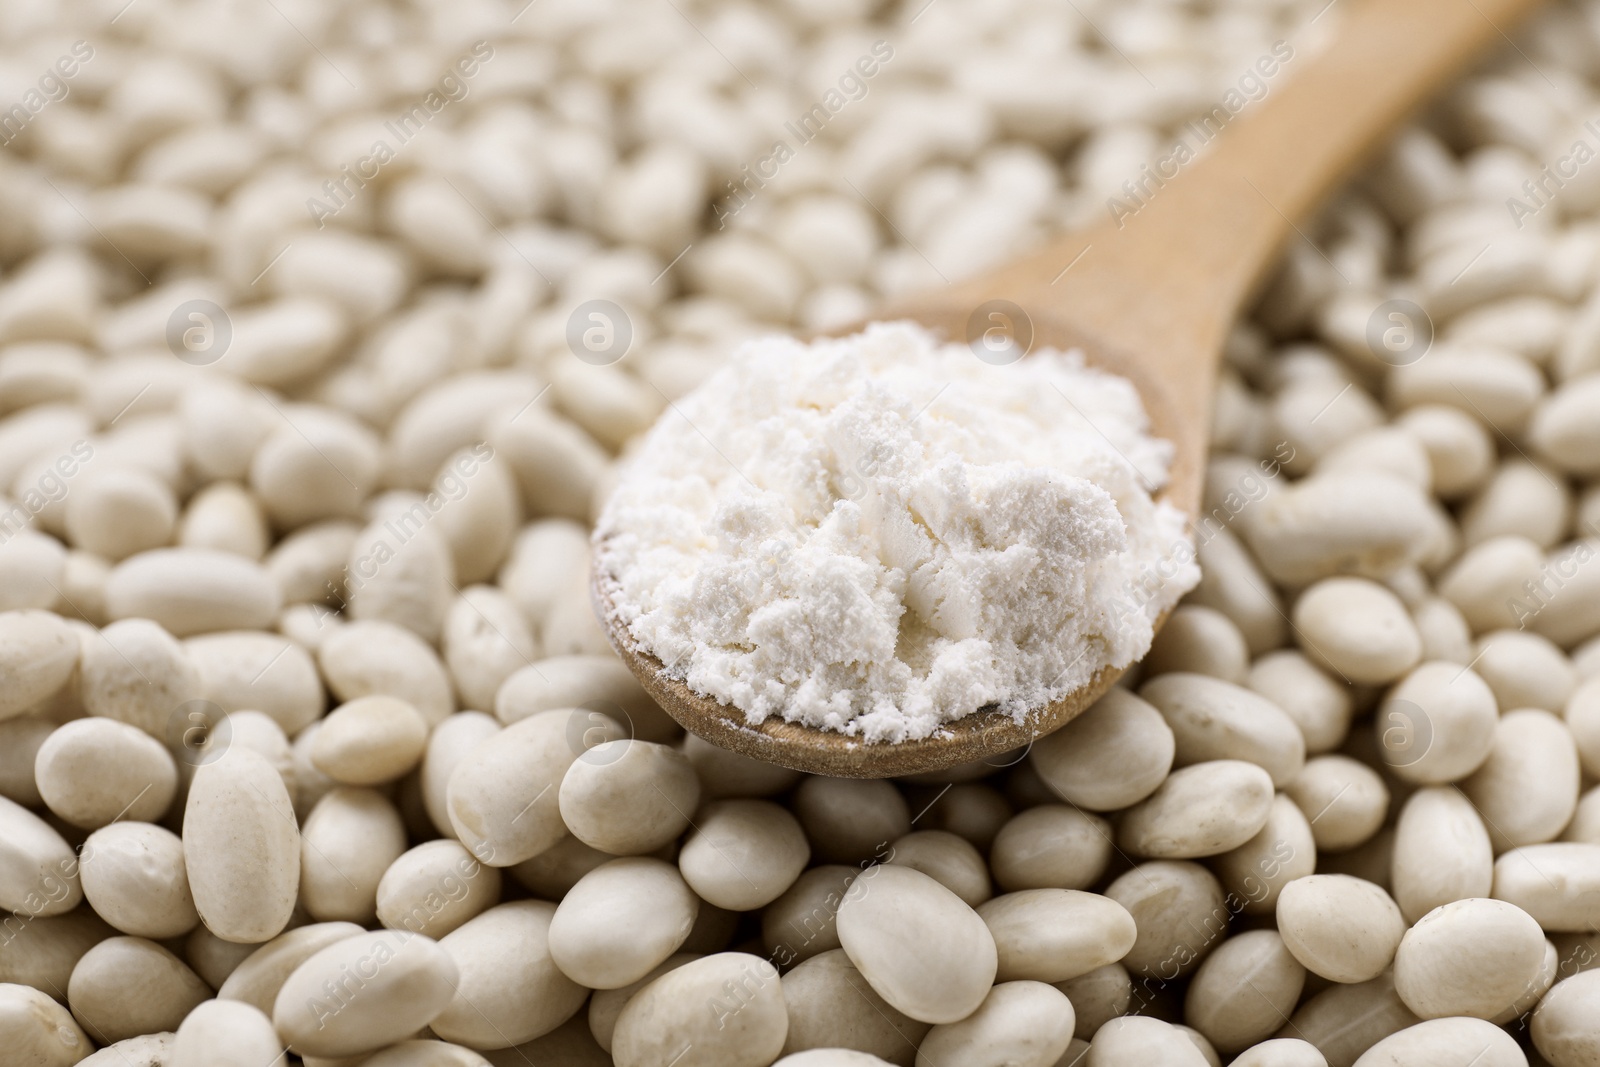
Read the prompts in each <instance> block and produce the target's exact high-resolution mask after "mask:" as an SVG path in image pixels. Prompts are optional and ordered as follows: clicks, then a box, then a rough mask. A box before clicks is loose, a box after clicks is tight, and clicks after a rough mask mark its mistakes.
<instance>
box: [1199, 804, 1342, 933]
mask: <svg viewBox="0 0 1600 1067" xmlns="http://www.w3.org/2000/svg"><path fill="white" fill-rule="evenodd" d="M1317 862H1318V860H1317V846H1316V841H1315V838H1314V837H1313V828H1312V825H1311V823H1310V822H1309V821H1308V820H1307V819H1306V817H1305V815H1304V814H1303V813H1302V812H1301V811H1300V809H1299V808H1298V807H1296V806H1295V803H1294V801H1292V800H1290V799H1289V798H1288V797H1287V796H1285V795H1283V794H1281V793H1280V794H1278V795H1277V796H1275V797H1273V798H1272V808H1271V810H1270V812H1269V813H1268V815H1267V822H1266V825H1265V826H1263V827H1262V828H1261V830H1260V831H1259V832H1258V833H1257V834H1256V835H1255V836H1254V837H1252V838H1251V839H1250V840H1248V841H1246V842H1245V843H1244V844H1242V845H1240V846H1239V847H1238V848H1236V849H1234V850H1232V851H1231V852H1224V853H1222V854H1221V855H1220V856H1214V857H1212V859H1211V869H1212V871H1214V872H1215V873H1216V876H1217V878H1218V879H1219V880H1220V881H1221V882H1222V887H1223V888H1224V889H1225V890H1227V892H1228V897H1229V906H1230V907H1232V908H1234V909H1235V910H1237V911H1239V912H1241V913H1243V914H1245V915H1270V914H1271V913H1272V912H1273V910H1274V909H1275V908H1276V907H1277V906H1278V894H1280V893H1281V892H1283V887H1284V886H1286V885H1288V884H1289V883H1290V882H1292V881H1294V880H1295V879H1296V878H1304V877H1305V876H1306V875H1308V874H1311V873H1312V872H1313V871H1314V870H1315V869H1316V865H1317Z"/></svg>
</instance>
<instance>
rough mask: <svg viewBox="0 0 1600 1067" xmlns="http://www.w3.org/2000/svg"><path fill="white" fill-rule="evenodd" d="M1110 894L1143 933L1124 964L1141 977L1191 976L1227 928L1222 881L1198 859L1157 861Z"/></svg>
mask: <svg viewBox="0 0 1600 1067" xmlns="http://www.w3.org/2000/svg"><path fill="white" fill-rule="evenodd" d="M1105 895H1106V896H1107V897H1109V898H1110V899H1111V900H1114V901H1116V902H1117V903H1118V904H1121V905H1122V907H1123V908H1124V909H1126V911H1127V912H1128V914H1129V915H1132V916H1133V922H1134V927H1135V929H1136V931H1137V934H1136V936H1135V938H1134V942H1133V947H1132V948H1130V949H1129V950H1128V952H1127V954H1126V955H1125V956H1123V958H1122V963H1123V965H1124V966H1126V967H1127V968H1128V970H1129V971H1130V972H1131V973H1132V974H1133V975H1134V976H1135V978H1136V979H1141V980H1142V979H1143V978H1144V977H1147V976H1148V977H1151V978H1153V979H1155V980H1157V981H1161V982H1167V981H1171V980H1172V979H1174V978H1176V977H1178V976H1179V975H1182V974H1186V973H1188V972H1189V971H1191V970H1193V969H1194V967H1195V966H1196V965H1197V964H1198V963H1199V962H1200V960H1201V959H1202V958H1204V956H1205V954H1206V953H1207V952H1208V951H1210V950H1211V948H1212V947H1214V945H1215V944H1216V943H1217V942H1219V941H1220V940H1221V939H1222V937H1223V935H1224V934H1225V933H1226V932H1227V928H1228V919H1229V916H1230V914H1231V911H1230V909H1229V907H1228V902H1227V900H1226V898H1225V895H1224V893H1223V890H1222V885H1221V883H1219V882H1218V881H1217V879H1216V876H1215V875H1213V874H1212V873H1211V872H1210V871H1208V870H1206V869H1205V868H1204V867H1202V866H1200V865H1199V864H1198V863H1191V862H1187V861H1173V860H1155V861H1153V862H1149V863H1141V864H1139V865H1138V866H1136V867H1134V868H1132V869H1131V870H1129V871H1126V872H1124V873H1123V874H1122V875H1120V876H1119V877H1118V878H1117V879H1116V880H1115V881H1113V882H1112V883H1111V884H1110V885H1109V886H1107V887H1106V890H1105Z"/></svg>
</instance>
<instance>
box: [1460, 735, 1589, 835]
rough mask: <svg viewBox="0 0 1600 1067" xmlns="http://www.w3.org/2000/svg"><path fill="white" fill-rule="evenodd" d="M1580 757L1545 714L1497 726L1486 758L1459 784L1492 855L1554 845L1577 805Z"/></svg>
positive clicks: (1568, 739)
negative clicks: (1545, 843)
mask: <svg viewBox="0 0 1600 1067" xmlns="http://www.w3.org/2000/svg"><path fill="white" fill-rule="evenodd" d="M1578 786H1579V770H1578V752H1577V748H1576V747H1575V746H1574V745H1573V742H1572V735H1571V734H1570V733H1568V732H1567V728H1566V725H1565V724H1564V723H1563V722H1562V721H1561V720H1560V719H1558V718H1556V717H1555V716H1554V715H1552V714H1550V713H1549V712H1547V711H1538V710H1535V709H1532V708H1524V709H1521V710H1517V711H1508V712H1506V713H1505V714H1504V715H1502V716H1501V717H1500V720H1499V722H1497V723H1496V724H1495V731H1494V747H1493V748H1491V749H1490V750H1489V758H1488V759H1486V760H1484V761H1483V764H1482V765H1481V766H1480V767H1479V768H1478V769H1477V770H1476V771H1474V772H1472V774H1470V775H1468V776H1467V777H1466V778H1464V779H1462V781H1461V792H1462V793H1464V794H1465V795H1466V797H1467V799H1468V800H1470V801H1472V804H1473V806H1474V807H1475V808H1477V809H1478V812H1479V814H1480V815H1482V816H1483V823H1484V825H1485V826H1486V827H1488V829H1489V841H1490V843H1491V844H1492V845H1493V846H1494V849H1495V851H1496V852H1503V851H1505V850H1506V849H1509V848H1515V847H1517V846H1518V845H1532V844H1537V843H1538V842H1541V841H1552V840H1554V839H1555V838H1556V837H1557V836H1558V835H1559V834H1560V833H1561V831H1562V829H1563V828H1564V827H1565V826H1566V825H1567V823H1569V822H1570V821H1571V820H1572V815H1573V812H1574V811H1576V810H1577V806H1578Z"/></svg>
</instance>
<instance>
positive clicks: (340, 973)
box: [272, 930, 459, 1057]
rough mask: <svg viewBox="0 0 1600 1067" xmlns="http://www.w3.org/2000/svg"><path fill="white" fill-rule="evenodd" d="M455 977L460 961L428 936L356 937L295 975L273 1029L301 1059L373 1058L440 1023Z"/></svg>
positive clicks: (282, 994)
mask: <svg viewBox="0 0 1600 1067" xmlns="http://www.w3.org/2000/svg"><path fill="white" fill-rule="evenodd" d="M458 979H459V972H458V971H457V969H456V963H455V961H454V960H453V959H452V958H451V957H450V955H449V954H448V953H447V952H446V951H445V950H444V949H443V948H441V947H440V945H439V943H438V942H436V941H434V940H433V939H431V938H427V937H423V936H422V935H421V934H412V933H406V932H403V931H398V930H379V931H375V932H372V933H362V934H357V935H356V936H354V937H349V938H344V939H342V940H339V941H336V942H334V943H333V944H331V945H329V946H328V947H326V948H324V949H321V950H320V951H318V952H316V953H314V954H312V955H311V956H310V957H309V958H307V959H306V960H305V961H304V962H303V963H301V964H300V966H298V967H296V968H295V969H294V972H293V973H292V974H290V975H289V977H288V979H287V980H285V981H284V983H283V987H282V988H281V989H279V990H278V995H277V998H276V999H275V1000H274V1001H273V1008H272V1024H273V1026H274V1027H275V1028H276V1029H277V1032H278V1036H279V1037H280V1038H282V1039H283V1040H284V1041H285V1042H286V1043H287V1044H288V1046H289V1048H290V1050H291V1051H293V1052H296V1053H298V1054H300V1055H302V1056H327V1057H332V1056H352V1055H355V1054H357V1053H361V1052H375V1051H377V1050H378V1049H381V1048H383V1047H384V1046H385V1045H390V1044H393V1043H394V1042H396V1041H400V1040H403V1039H404V1038H407V1037H409V1036H410V1035H412V1034H414V1033H416V1031H417V1030H418V1029H420V1028H421V1027H424V1026H427V1025H428V1024H429V1023H431V1022H433V1021H434V1020H435V1019H436V1018H438V1017H439V1014H440V1013H441V1012H442V1011H444V1010H445V1007H446V1005H448V1004H449V1003H450V998H451V996H452V995H453V993H454V990H455V987H456V982H457V980H458Z"/></svg>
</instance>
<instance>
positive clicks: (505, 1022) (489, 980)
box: [432, 900, 587, 1049]
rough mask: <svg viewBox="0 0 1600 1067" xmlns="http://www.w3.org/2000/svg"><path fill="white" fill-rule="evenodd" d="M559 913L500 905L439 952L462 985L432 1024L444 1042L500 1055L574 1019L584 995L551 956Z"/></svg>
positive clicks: (540, 905)
mask: <svg viewBox="0 0 1600 1067" xmlns="http://www.w3.org/2000/svg"><path fill="white" fill-rule="evenodd" d="M555 913H556V906H555V905H554V904H549V903H546V902H545V901H542V900H519V901H512V902H510V903H506V904H499V905H497V906H495V907H493V908H490V909H489V910H488V911H486V912H484V913H483V914H482V915H479V916H477V917H475V918H473V919H470V920H468V921H467V922H466V923H463V924H462V925H461V926H460V927H458V928H457V929H456V930H454V931H452V932H451V933H449V934H447V935H446V936H445V937H444V939H443V940H441V941H440V942H439V945H440V947H441V948H442V949H444V951H445V953H446V954H447V955H449V957H450V959H451V960H453V961H454V966H455V969H456V970H458V971H459V973H460V980H459V981H458V982H455V983H453V984H454V985H455V987H456V988H455V995H454V997H452V998H451V999H450V1003H449V1005H448V1006H447V1007H446V1008H445V1009H444V1011H443V1012H441V1013H440V1014H439V1015H438V1016H437V1017H436V1018H435V1019H434V1020H433V1023H432V1028H433V1032H434V1033H436V1034H438V1035H439V1036H440V1037H442V1038H444V1039H445V1040H446V1041H454V1042H456V1043H458V1044H463V1045H467V1046H468V1047H471V1048H480V1049H493V1048H504V1047H506V1046H507V1045H508V1044H509V1045H516V1044H521V1043H522V1042H524V1041H531V1040H532V1039H533V1038H536V1037H539V1036H541V1035H543V1034H546V1033H549V1032H550V1031H551V1030H553V1029H555V1028H556V1027H557V1026H558V1025H560V1024H561V1023H562V1022H563V1021H565V1020H566V1019H568V1018H569V1017H571V1016H572V1014H573V1013H574V1012H576V1011H577V1010H578V1008H579V1006H580V1005H582V1004H583V999H584V997H585V996H586V995H587V990H585V989H584V988H583V987H582V986H580V985H578V984H577V983H576V982H574V981H573V980H572V979H570V978H568V977H567V976H566V975H565V974H563V973H562V972H561V971H560V970H559V969H558V968H557V967H556V964H555V960H554V959H553V958H552V957H551V954H550V930H551V924H552V921H553V920H554V918H555Z"/></svg>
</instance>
